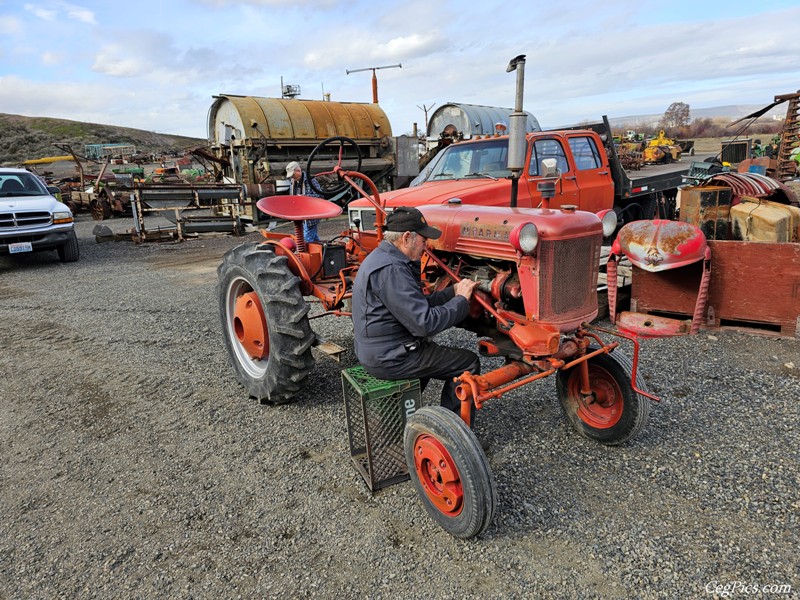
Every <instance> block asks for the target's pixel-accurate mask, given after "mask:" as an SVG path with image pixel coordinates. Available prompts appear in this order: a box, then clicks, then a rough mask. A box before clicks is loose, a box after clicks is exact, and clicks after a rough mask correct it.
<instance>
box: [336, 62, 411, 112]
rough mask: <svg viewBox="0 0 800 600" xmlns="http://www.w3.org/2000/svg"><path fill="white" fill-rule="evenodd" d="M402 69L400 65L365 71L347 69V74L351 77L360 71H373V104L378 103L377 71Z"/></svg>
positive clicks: (366, 69)
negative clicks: (351, 74)
mask: <svg viewBox="0 0 800 600" xmlns="http://www.w3.org/2000/svg"><path fill="white" fill-rule="evenodd" d="M395 68H398V69H402V68H403V65H401V64H400V63H398V64H396V65H386V66H385V67H366V68H364V69H345V73H347V74H348V75H350V73H358V72H359V71H372V103H373V104H377V103H378V76H377V75H375V71H376V70H378V69H395Z"/></svg>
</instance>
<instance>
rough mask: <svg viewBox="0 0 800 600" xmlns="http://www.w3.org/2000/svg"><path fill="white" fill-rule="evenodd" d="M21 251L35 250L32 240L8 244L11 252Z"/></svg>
mask: <svg viewBox="0 0 800 600" xmlns="http://www.w3.org/2000/svg"><path fill="white" fill-rule="evenodd" d="M21 252H33V246H31V243H30V242H17V243H16V244H9V245H8V253H9V254H19V253H21Z"/></svg>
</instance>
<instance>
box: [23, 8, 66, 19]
mask: <svg viewBox="0 0 800 600" xmlns="http://www.w3.org/2000/svg"><path fill="white" fill-rule="evenodd" d="M23 8H24V9H25V10H27V11H28V12H30V13H33V14H34V15H35V16H37V17H39V18H40V19H42V20H44V21H55V19H56V15H57V14H58V12H57V11H55V10H53V9H52V8H47V7H45V6H41V5H38V4H25V5H24V6H23Z"/></svg>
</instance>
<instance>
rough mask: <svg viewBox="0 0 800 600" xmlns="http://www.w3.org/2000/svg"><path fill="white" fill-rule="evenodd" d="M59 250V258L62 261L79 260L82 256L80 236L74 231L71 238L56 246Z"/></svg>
mask: <svg viewBox="0 0 800 600" xmlns="http://www.w3.org/2000/svg"><path fill="white" fill-rule="evenodd" d="M56 251H57V252H58V260H60V261H61V262H77V260H78V257H79V256H80V249H79V248H78V236H76V235H75V232H74V231H73V232H72V234H71V235H70V236H69V239H68V240H67V241H66V242H64V243H63V244H61V245H60V246H59V247H58V248H56Z"/></svg>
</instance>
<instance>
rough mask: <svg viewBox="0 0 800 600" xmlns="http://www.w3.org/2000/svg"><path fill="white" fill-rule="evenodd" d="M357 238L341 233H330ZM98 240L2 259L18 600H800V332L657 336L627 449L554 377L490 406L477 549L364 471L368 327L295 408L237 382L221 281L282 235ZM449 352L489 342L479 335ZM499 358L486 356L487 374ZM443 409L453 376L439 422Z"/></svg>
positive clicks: (11, 552) (315, 307) (5, 440)
mask: <svg viewBox="0 0 800 600" xmlns="http://www.w3.org/2000/svg"><path fill="white" fill-rule="evenodd" d="M113 224H114V228H115V229H117V230H122V229H124V228H125V227H126V226H127V227H131V226H132V224H133V222H132V219H130V218H123V219H119V220H115V221H114V222H113ZM346 224H347V220H346V218H345V217H340V218H337V219H332V220H329V221H323V222H322V223H321V225H320V234H321V236H322V237H328V238H331V237H333V236H335V235H336V234H337V233H338V232H340V231H341V230H342V229H344V228H345V227H346ZM95 225H96V223H95V222H93V221H92V220H91V218H90V216H89V215H87V214H83V215H80V216H79V217H78V219H77V222H76V231H77V234H78V238H79V244H80V252H81V260H80V261H79V262H76V263H69V264H58V263H55V262H54V261H53V260H52V258H51V257H49V256H47V255H39V254H30V255H27V256H24V257H22V258H14V259H11V258H8V257H0V272H2V278H1V279H0V319H2V321H3V323H4V325H3V327H2V329H0V346H2V348H3V352H2V353H0V396H1V397H2V398H3V400H4V402H3V403H2V405H0V427H2V436H0V445H1V447H2V453H3V456H4V459H5V460H4V462H3V466H2V470H1V471H0V472H2V481H3V485H2V490H0V505H2V507H3V508H2V509H1V511H0V514H2V520H1V521H0V589H2V590H3V595H4V596H6V597H10V598H35V597H87V598H88V597H150V598H154V597H209V598H210V597H217V598H224V597H235V596H237V595H241V596H242V597H315V596H317V597H352V598H361V597H439V598H472V597H475V598H478V597H480V598H495V597H496V598H500V597H504V598H505V597H519V598H521V597H542V598H549V597H564V598H574V597H602V598H631V597H641V598H657V597H659V598H660V597H663V598H677V597H706V596H708V597H714V594H716V596H722V595H723V594H724V592H725V590H728V591H730V590H732V589H733V590H734V591H735V589H736V588H735V587H732V586H735V584H736V583H737V582H738V584H739V586H740V588H742V589H743V587H744V586H750V587H749V589H751V590H752V589H757V590H758V591H759V593H760V594H761V596H762V597H773V596H774V597H794V596H792V594H797V590H798V589H800V579H798V572H799V571H798V557H797V548H798V547H800V533H799V532H800V522H799V521H800V517H798V515H800V492H798V489H800V485H798V484H800V482H799V481H798V473H799V471H800V470H799V469H798V459H799V458H800V435H798V425H797V419H798V404H797V399H798V398H800V339H798V338H797V337H794V338H787V337H777V336H764V335H753V334H752V333H742V332H736V331H713V332H709V331H701V333H700V334H698V335H691V336H683V337H674V338H667V339H659V340H645V341H643V343H642V346H641V364H642V365H643V366H644V368H643V372H642V376H643V377H644V378H645V381H646V383H647V385H648V387H649V389H650V391H651V392H653V393H654V394H655V395H657V396H659V397H660V398H661V402H660V403H655V404H654V405H653V407H652V411H651V414H650V420H649V423H648V425H647V427H646V428H645V429H644V430H643V432H642V433H641V434H640V435H639V436H638V437H637V438H636V439H634V440H632V441H631V442H629V443H627V444H625V445H622V446H619V447H606V446H603V445H600V444H597V443H594V442H592V441H591V440H589V439H586V438H583V437H580V436H578V435H576V433H575V432H574V431H573V430H572V428H571V427H570V425H569V424H568V423H567V422H566V421H565V420H564V419H563V416H562V414H561V410H560V407H559V405H558V401H557V400H556V391H555V383H554V382H552V381H550V380H548V381H545V382H541V383H539V384H538V385H534V386H527V387H524V388H520V389H517V390H514V391H512V392H510V393H508V394H507V395H506V396H504V397H503V398H500V399H496V400H490V401H488V402H486V404H485V406H484V408H483V409H482V410H481V411H479V414H478V416H477V430H478V432H479V433H481V434H482V435H483V436H484V437H485V438H486V439H487V440H488V441H489V442H490V444H491V447H490V449H489V450H488V452H487V457H488V462H489V463H490V465H491V468H492V470H493V471H494V473H495V474H496V486H497V499H498V506H497V510H496V514H495V518H494V520H493V522H492V525H491V527H489V528H488V529H487V530H486V532H485V533H483V534H482V535H481V537H479V538H478V539H476V540H470V541H463V540H459V539H456V538H454V537H451V536H450V535H448V534H447V533H446V532H445V531H443V530H442V529H441V528H439V527H437V526H436V525H435V524H434V523H433V522H432V521H431V520H430V519H429V517H428V515H427V514H426V513H425V510H424V508H423V506H422V505H421V504H420V502H419V501H418V499H417V497H416V494H415V492H414V489H413V487H412V485H411V483H403V484H400V485H394V486H391V487H388V488H386V489H384V490H381V491H379V492H378V493H376V494H375V495H372V494H370V492H369V490H368V489H367V487H366V486H365V484H364V481H363V480H362V479H361V477H360V475H359V473H358V472H357V471H356V470H355V469H354V468H353V465H352V463H351V460H350V456H349V450H348V440H347V429H346V422H345V411H344V404H343V400H342V389H341V384H340V382H341V376H340V372H341V370H342V369H343V368H347V367H351V366H354V365H355V364H356V359H355V357H354V355H353V352H352V337H353V334H352V327H351V326H350V324H349V322H347V320H346V319H316V320H315V321H314V329H315V330H316V331H317V332H318V333H319V334H321V335H322V336H324V337H325V338H326V340H328V341H331V342H333V343H335V344H338V345H339V346H341V347H343V348H345V353H344V354H343V355H342V357H341V359H342V360H341V362H335V361H333V360H332V359H330V358H327V357H323V356H317V366H316V368H315V369H314V370H313V371H312V372H311V373H310V375H309V376H308V378H307V379H306V381H305V387H304V388H303V389H302V391H301V392H300V393H299V395H298V396H297V400H296V401H295V402H294V403H292V404H286V405H279V406H270V405H260V404H259V403H258V402H257V401H255V400H253V399H250V400H248V399H247V397H246V394H245V393H244V391H243V390H242V388H241V387H240V386H239V385H238V384H237V383H236V380H235V378H234V377H232V375H231V369H230V366H229V364H228V361H227V356H226V352H225V348H224V345H223V343H222V339H223V332H222V325H221V324H220V320H219V318H218V315H217V302H216V298H217V291H216V286H217V274H216V269H217V266H218V265H219V264H220V262H221V260H222V256H223V254H224V253H225V252H226V251H228V250H229V249H231V248H233V247H234V246H236V245H238V244H240V243H242V242H243V241H258V240H259V239H261V238H260V235H258V234H256V233H251V234H247V235H245V236H244V237H243V238H242V237H236V236H228V235H219V234H202V235H201V236H200V237H199V238H198V239H193V240H190V241H187V242H183V243H163V244H142V245H132V244H130V243H102V244H98V243H96V241H95V237H94V234H93V233H92V232H93V228H94V226H95ZM287 231H289V229H287ZM112 265H113V268H109V266H112ZM311 311H312V312H311V314H312V315H314V314H317V313H319V312H321V309H320V306H319V304H318V303H317V304H312V309H311ZM600 324H601V325H608V324H607V322H604V321H600ZM437 339H440V340H442V341H444V342H445V343H449V344H451V345H458V346H462V347H474V346H475V336H474V334H470V333H467V332H465V331H462V330H455V329H453V330H450V331H448V332H446V333H444V334H441V335H440V337H439V338H437ZM623 348H624V346H623ZM626 350H627V348H626ZM315 352H316V351H315ZM496 361H497V359H491V358H489V359H487V358H483V363H484V370H489V369H490V368H492V367H494V366H497V365H495V364H494V363H495V362H496ZM437 402H438V387H437V386H436V385H435V384H433V383H432V384H431V385H430V386H429V387H428V388H427V389H426V391H425V393H424V395H423V404H425V405H432V404H436V403H437ZM725 586H727V588H726V587H725ZM753 586H756V587H755V588H754V587H753ZM771 594H772V595H771Z"/></svg>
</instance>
